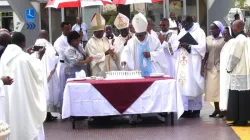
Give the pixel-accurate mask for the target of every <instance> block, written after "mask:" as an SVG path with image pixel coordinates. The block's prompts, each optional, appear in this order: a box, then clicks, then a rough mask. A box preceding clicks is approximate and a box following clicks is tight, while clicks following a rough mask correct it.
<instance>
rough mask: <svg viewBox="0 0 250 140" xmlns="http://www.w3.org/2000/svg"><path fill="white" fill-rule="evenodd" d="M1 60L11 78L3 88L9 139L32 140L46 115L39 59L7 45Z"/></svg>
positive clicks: (5, 71) (37, 134) (37, 133)
mask: <svg viewBox="0 0 250 140" xmlns="http://www.w3.org/2000/svg"><path fill="white" fill-rule="evenodd" d="M1 62H2V64H3V67H4V73H5V74H6V75H8V76H10V77H11V78H13V79H14V83H13V84H12V85H10V86H8V87H7V91H5V92H7V93H6V99H5V101H6V103H5V105H6V106H5V109H6V122H7V123H8V124H9V125H10V128H11V133H10V136H9V140H34V139H35V138H37V137H38V136H39V132H40V131H41V130H42V126H43V122H44V121H45V119H46V114H47V110H46V99H45V96H44V86H43V80H42V74H41V69H40V66H41V65H40V64H39V63H41V61H40V60H39V59H35V58H34V57H32V56H31V55H29V54H28V53H25V52H24V51H22V49H21V48H20V47H19V46H17V45H14V44H11V45H8V47H7V48H6V50H5V52H4V53H3V55H2V58H1Z"/></svg>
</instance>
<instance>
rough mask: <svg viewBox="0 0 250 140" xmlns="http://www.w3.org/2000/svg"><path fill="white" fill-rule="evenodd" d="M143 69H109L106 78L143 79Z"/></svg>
mask: <svg viewBox="0 0 250 140" xmlns="http://www.w3.org/2000/svg"><path fill="white" fill-rule="evenodd" d="M142 78H143V77H142V76H141V71H109V72H106V79H108V80H109V79H110V80H112V79H113V80H114V79H142Z"/></svg>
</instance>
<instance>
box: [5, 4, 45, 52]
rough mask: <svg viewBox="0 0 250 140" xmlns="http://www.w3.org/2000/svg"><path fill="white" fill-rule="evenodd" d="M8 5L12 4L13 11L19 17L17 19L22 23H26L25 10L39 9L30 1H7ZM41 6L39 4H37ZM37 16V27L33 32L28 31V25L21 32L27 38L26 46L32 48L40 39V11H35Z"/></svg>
mask: <svg viewBox="0 0 250 140" xmlns="http://www.w3.org/2000/svg"><path fill="white" fill-rule="evenodd" d="M7 1H8V3H9V4H10V6H11V8H12V9H13V11H14V12H15V14H16V15H17V17H18V18H19V19H20V21H21V22H23V23H25V22H26V21H25V10H26V9H31V8H34V9H37V8H35V7H34V6H33V5H32V4H31V2H30V0H21V2H20V0H7ZM37 4H39V3H37ZM35 14H36V18H35V22H34V23H35V24H36V27H35V28H34V29H33V30H28V29H27V25H26V24H24V26H23V27H22V28H21V32H22V33H23V34H24V35H25V36H26V46H27V47H30V46H32V45H33V44H34V43H35V41H36V39H37V38H38V34H39V31H40V27H41V25H40V11H35Z"/></svg>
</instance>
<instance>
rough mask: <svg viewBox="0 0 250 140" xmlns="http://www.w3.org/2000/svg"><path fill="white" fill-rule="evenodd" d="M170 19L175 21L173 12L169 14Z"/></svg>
mask: <svg viewBox="0 0 250 140" xmlns="http://www.w3.org/2000/svg"><path fill="white" fill-rule="evenodd" d="M170 18H171V19H172V20H175V19H176V17H175V13H174V12H171V13H170Z"/></svg>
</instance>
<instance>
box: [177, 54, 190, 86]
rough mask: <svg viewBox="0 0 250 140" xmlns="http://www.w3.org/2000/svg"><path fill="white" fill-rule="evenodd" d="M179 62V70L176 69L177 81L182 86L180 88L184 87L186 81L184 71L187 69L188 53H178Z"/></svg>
mask: <svg viewBox="0 0 250 140" xmlns="http://www.w3.org/2000/svg"><path fill="white" fill-rule="evenodd" d="M180 53H181V54H180V61H179V69H178V71H179V72H178V81H179V83H180V84H181V85H182V87H184V86H185V84H186V82H187V80H186V74H185V71H186V69H187V63H188V53H187V51H184V50H181V52H180Z"/></svg>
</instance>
